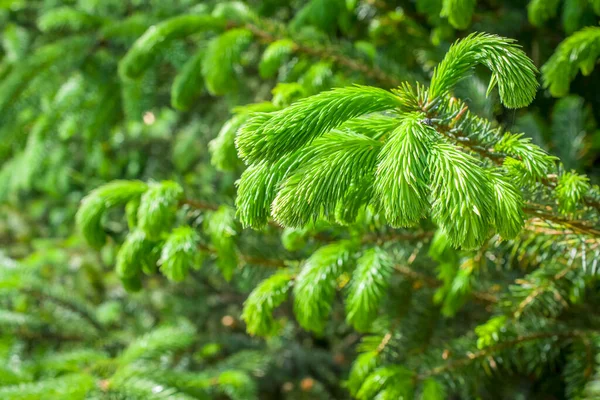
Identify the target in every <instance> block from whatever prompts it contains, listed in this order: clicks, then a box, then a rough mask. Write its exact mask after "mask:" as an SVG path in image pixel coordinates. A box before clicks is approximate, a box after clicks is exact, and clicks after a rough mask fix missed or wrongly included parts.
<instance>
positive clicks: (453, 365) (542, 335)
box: [416, 330, 598, 381]
mask: <svg viewBox="0 0 600 400" xmlns="http://www.w3.org/2000/svg"><path fill="white" fill-rule="evenodd" d="M597 333H598V332H597V331H592V330H590V331H582V330H572V331H564V332H539V333H534V334H530V335H521V336H519V337H517V338H515V339H512V340H508V341H505V342H501V343H498V344H496V345H493V346H489V347H486V348H484V349H482V350H479V351H476V352H474V353H469V354H468V355H467V356H466V357H463V358H459V359H456V360H452V361H449V362H448V363H446V364H445V365H441V366H439V367H435V368H432V369H430V370H428V371H425V372H421V373H419V374H418V375H417V376H416V380H418V381H423V380H425V379H427V378H429V377H432V376H436V375H440V374H443V373H446V372H451V371H454V370H457V369H460V368H464V367H466V366H468V365H470V364H472V363H474V362H476V361H478V360H480V359H483V358H487V357H488V356H491V355H493V354H494V353H496V352H499V351H502V350H506V349H508V348H511V347H515V346H518V345H520V344H524V343H527V342H531V341H536V340H543V339H551V338H556V339H559V338H560V339H583V338H587V337H589V336H590V335H594V334H597Z"/></svg>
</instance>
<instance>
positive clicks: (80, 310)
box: [19, 287, 105, 333]
mask: <svg viewBox="0 0 600 400" xmlns="http://www.w3.org/2000/svg"><path fill="white" fill-rule="evenodd" d="M19 290H20V291H21V292H23V293H26V294H28V295H30V296H33V297H35V298H38V299H40V300H44V301H45V300H47V301H50V302H52V303H55V304H57V305H59V306H61V307H64V308H66V309H68V310H70V311H72V312H74V313H75V314H77V315H79V316H80V317H82V318H83V319H84V320H86V321H87V322H89V323H90V325H92V326H93V327H94V329H95V330H96V331H98V332H100V333H102V332H104V330H105V328H104V326H103V325H102V324H101V323H100V322H99V321H98V320H97V319H96V317H95V316H94V315H92V314H91V313H89V312H88V311H87V310H85V308H84V307H82V306H80V305H76V304H73V303H71V302H69V301H68V300H67V299H64V298H61V297H59V296H55V295H53V294H52V293H50V292H48V291H44V290H39V289H36V288H34V287H23V288H20V289H19Z"/></svg>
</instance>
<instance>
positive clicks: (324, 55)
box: [232, 24, 401, 87]
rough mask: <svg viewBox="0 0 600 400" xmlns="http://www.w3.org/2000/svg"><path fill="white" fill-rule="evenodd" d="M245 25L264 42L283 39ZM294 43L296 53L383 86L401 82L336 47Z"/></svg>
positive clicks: (254, 26) (253, 25) (395, 84)
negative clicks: (332, 64) (327, 62)
mask: <svg viewBox="0 0 600 400" xmlns="http://www.w3.org/2000/svg"><path fill="white" fill-rule="evenodd" d="M232 27H233V26H232ZM244 27H245V28H246V29H248V30H249V31H251V32H252V33H253V34H254V35H255V36H256V37H257V38H258V40H259V41H260V42H262V43H264V44H268V43H273V42H274V41H276V40H279V39H282V38H281V37H277V36H276V35H274V34H272V33H271V32H268V31H266V30H264V29H262V28H260V27H258V26H257V25H255V24H246V25H245V26H244ZM294 43H295V45H294V48H293V51H295V52H296V53H301V54H306V55H308V56H311V57H316V58H319V59H321V60H329V61H332V62H333V63H335V64H337V65H338V66H340V67H343V68H345V69H347V70H350V71H352V72H358V73H361V74H363V75H364V76H366V77H368V78H371V79H373V80H375V81H377V82H379V83H380V84H381V85H383V86H387V87H395V86H398V85H399V84H400V83H401V81H400V80H399V79H397V78H396V77H394V76H392V75H389V74H387V73H386V72H385V71H383V70H382V69H380V68H378V67H377V66H371V65H368V64H365V63H364V62H362V61H359V60H355V59H353V58H350V57H348V56H345V55H344V54H342V53H341V52H340V51H339V50H337V49H336V48H334V47H331V46H330V47H311V46H306V45H303V44H300V43H296V42H294Z"/></svg>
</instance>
